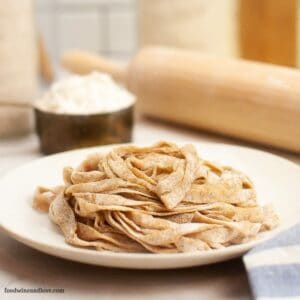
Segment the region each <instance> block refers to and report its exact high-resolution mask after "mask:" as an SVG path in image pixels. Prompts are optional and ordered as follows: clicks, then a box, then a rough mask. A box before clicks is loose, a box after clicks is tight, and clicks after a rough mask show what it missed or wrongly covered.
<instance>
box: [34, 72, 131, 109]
mask: <svg viewBox="0 0 300 300" xmlns="http://www.w3.org/2000/svg"><path fill="white" fill-rule="evenodd" d="M134 102H135V96H134V95H132V94H131V93H130V92H128V91H127V90H126V89H125V88H123V87H122V86H120V85H118V84H117V83H116V82H114V81H113V80H112V78H111V77H110V76H109V75H107V74H103V73H98V72H93V73H90V74H88V75H85V76H79V75H72V76H70V77H68V78H66V79H63V80H61V81H59V82H57V83H54V84H53V85H52V87H51V88H50V90H49V91H48V92H46V93H45V94H44V95H43V96H42V98H41V99H39V100H38V101H37V102H36V105H35V106H36V107H37V108H38V109H41V110H43V111H49V112H53V113H61V114H95V113H109V112H114V111H118V110H121V109H125V108H127V107H129V106H131V105H132V104H133V103H134Z"/></svg>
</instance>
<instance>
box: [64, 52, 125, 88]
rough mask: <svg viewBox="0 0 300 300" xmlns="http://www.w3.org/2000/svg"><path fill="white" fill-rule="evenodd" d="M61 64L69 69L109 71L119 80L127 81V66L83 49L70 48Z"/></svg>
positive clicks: (84, 72) (76, 70)
mask: <svg viewBox="0 0 300 300" xmlns="http://www.w3.org/2000/svg"><path fill="white" fill-rule="evenodd" d="M61 64H62V65H63V67H65V68H66V69H67V70H68V71H71V72H74V73H77V74H88V73H90V72H92V71H99V72H103V73H108V74H110V75H111V76H112V78H113V79H115V80H116V81H118V82H123V83H126V75H127V66H126V65H125V66H124V65H122V64H121V63H118V62H115V61H113V60H110V59H107V58H105V57H102V56H100V55H99V54H92V53H90V52H85V51H81V50H70V51H67V52H65V53H64V54H63V56H62V58H61Z"/></svg>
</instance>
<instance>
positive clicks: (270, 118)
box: [62, 48, 300, 153]
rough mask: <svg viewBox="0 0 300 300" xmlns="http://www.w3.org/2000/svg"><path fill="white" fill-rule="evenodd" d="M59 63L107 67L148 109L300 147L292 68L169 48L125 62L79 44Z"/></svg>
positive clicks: (298, 79) (297, 81)
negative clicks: (80, 47)
mask: <svg viewBox="0 0 300 300" xmlns="http://www.w3.org/2000/svg"><path fill="white" fill-rule="evenodd" d="M62 63H63V65H64V66H65V67H66V68H67V69H69V70H71V71H73V72H77V73H81V74H83V73H87V72H90V71H92V70H98V71H103V72H107V73H110V74H111V75H112V76H113V78H115V79H116V80H121V81H123V82H124V83H125V84H126V85H127V87H128V88H129V90H131V91H132V92H133V93H135V94H136V95H137V97H138V100H139V106H140V109H141V110H142V112H144V113H145V114H147V115H149V116H152V117H156V118H160V119H163V120H168V121H172V122H176V123H180V124H185V125H188V126H192V127H195V128H200V129H204V130H208V131H211V132H216V133H220V134H224V135H228V136H231V137H235V138H240V139H243V140H246V141H251V142H257V143H260V144H263V145H268V146H274V147H278V148H281V149H287V150H290V151H295V152H299V153H300V71H297V70H296V69H292V68H287V67H280V66H275V65H268V64H263V63H255V62H250V61H244V60H238V59H229V58H220V57H214V56H209V55H205V54H201V53H199V52H194V51H187V50H177V49H176V50H175V49H168V48H145V49H143V50H141V51H140V52H139V53H138V54H137V55H136V56H135V57H134V59H133V60H132V62H131V63H130V64H129V65H128V66H121V65H119V64H116V63H115V62H113V61H110V60H107V59H105V58H102V57H99V56H98V55H93V54H90V53H85V52H80V51H70V52H68V53H66V54H65V55H64V56H63V58H62Z"/></svg>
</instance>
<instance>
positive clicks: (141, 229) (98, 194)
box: [33, 142, 278, 253]
mask: <svg viewBox="0 0 300 300" xmlns="http://www.w3.org/2000/svg"><path fill="white" fill-rule="evenodd" d="M63 179H64V185H61V186H58V187H54V188H44V187H38V188H37V190H36V193H35V196H34V201H33V204H34V207H35V208H36V209H40V210H43V211H47V210H49V216H50V218H51V220H52V221H53V222H54V223H55V224H57V225H58V226H59V227H60V229H61V231H62V233H63V235H64V236H65V240H66V242H67V243H70V244H72V245H74V246H79V247H89V248H94V249H96V250H99V251H101V250H106V251H115V252H152V253H178V252H190V251H208V250H212V249H220V248H224V247H228V246H230V245H234V244H239V243H244V242H247V241H249V240H251V239H254V238H255V237H256V236H257V234H258V233H259V232H262V231H265V230H270V229H272V228H274V227H275V226H277V224H278V217H277V215H276V214H275V213H274V211H273V209H272V207H271V206H266V207H262V206H260V205H259V204H258V203H257V199H256V192H255V189H254V185H253V183H252V181H251V180H250V179H249V178H248V177H247V176H246V175H245V174H243V173H242V172H239V171H237V170H235V169H233V168H231V167H227V166H221V165H219V164H217V163H214V162H210V161H206V160H203V159H201V158H200V157H199V155H198V153H197V151H196V149H195V148H194V147H193V145H185V146H183V147H179V146H177V145H175V144H173V143H169V142H159V143H157V144H155V145H153V146H151V147H137V146H130V145H129V146H127V145H126V146H121V147H117V148H115V149H113V150H112V151H110V152H108V153H96V154H92V155H89V156H88V157H87V158H86V159H85V160H84V161H83V162H81V163H80V164H79V166H78V167H75V168H73V167H66V168H65V169H64V170H63Z"/></svg>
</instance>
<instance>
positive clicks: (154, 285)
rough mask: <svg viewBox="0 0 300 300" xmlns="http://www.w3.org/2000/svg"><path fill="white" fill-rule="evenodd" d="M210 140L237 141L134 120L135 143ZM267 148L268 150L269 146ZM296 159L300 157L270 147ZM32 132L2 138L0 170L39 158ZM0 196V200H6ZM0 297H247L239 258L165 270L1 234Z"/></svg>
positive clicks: (298, 160)
mask: <svg viewBox="0 0 300 300" xmlns="http://www.w3.org/2000/svg"><path fill="white" fill-rule="evenodd" d="M162 139H167V140H171V141H175V142H176V141H188V142H193V141H211V142H221V143H230V144H238V145H241V144H242V143H241V142H237V141H235V140H229V139H225V138H221V137H218V136H213V135H208V134H204V133H201V132H196V131H191V130H187V129H181V128H178V127H174V126H169V125H165V124H161V123H156V122H153V121H149V120H143V121H141V120H140V121H138V122H137V125H136V128H135V133H134V142H146V143H152V142H155V141H157V140H162ZM269 151H270V150H269ZM272 152H274V153H276V154H279V155H281V156H284V157H286V158H288V159H291V160H292V161H295V162H297V163H300V156H298V155H292V154H287V153H284V152H278V151H272ZM40 156H41V154H39V151H38V141H37V138H36V136H35V135H34V134H31V135H29V136H25V137H19V138H10V139H2V140H0V171H1V173H2V174H3V173H4V172H5V171H7V170H9V169H11V168H13V167H16V166H18V165H20V164H22V163H24V162H26V161H30V160H32V159H35V158H37V157H40ZM5 196H6V195H2V197H1V198H2V199H1V201H9V198H7V199H6V198H5ZM0 245H1V246H0V299H18V298H20V297H22V299H27V298H28V299H40V298H42V299H72V300H77V299H83V298H86V299H91V300H92V299H133V300H134V299H144V300H146V299H155V300H162V299H174V300H175V299H191V300H192V299H204V300H205V299H251V296H250V291H249V286H248V282H247V276H246V272H245V270H244V267H243V264H242V261H241V260H240V259H236V260H232V261H228V262H225V263H219V264H215V265H211V266H204V267H197V268H190V269H181V270H165V271H136V270H120V269H109V268H101V267H95V266H89V265H84V264H79V263H75V262H70V261H65V260H63V259H59V258H55V257H52V256H49V255H46V254H43V253H40V252H38V251H36V250H33V249H31V248H29V247H27V246H24V245H22V244H21V243H19V242H16V241H14V240H12V239H11V238H9V237H7V236H5V235H4V234H2V233H0ZM5 287H6V288H63V289H64V294H25V293H22V294H11V293H5V292H4V289H5Z"/></svg>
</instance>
